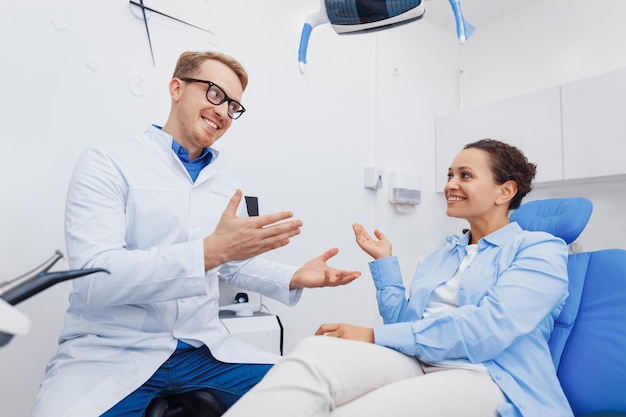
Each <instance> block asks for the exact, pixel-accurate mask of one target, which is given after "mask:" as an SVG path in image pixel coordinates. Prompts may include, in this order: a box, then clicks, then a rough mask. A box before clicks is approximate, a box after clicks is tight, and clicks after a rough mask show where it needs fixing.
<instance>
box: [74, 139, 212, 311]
mask: <svg viewBox="0 0 626 417" xmlns="http://www.w3.org/2000/svg"><path fill="white" fill-rule="evenodd" d="M122 163H123V162H122ZM124 171H125V168H124V167H122V166H120V162H119V158H118V159H115V158H112V157H111V156H110V154H109V153H108V152H106V151H103V150H101V149H88V150H86V151H85V152H83V154H82V155H81V157H80V159H79V161H78V162H77V165H76V167H75V169H74V172H73V175H72V179H71V181H70V186H69V190H68V196H67V203H66V217H65V228H66V245H67V252H68V258H69V263H70V266H71V267H72V268H94V267H101V268H105V269H107V270H109V272H110V275H107V274H104V273H97V274H92V275H90V276H87V277H83V278H80V279H77V280H74V282H73V284H74V287H75V294H74V295H75V296H77V297H82V298H83V301H84V302H88V303H90V304H92V305H94V306H99V305H100V306H107V305H120V304H133V303H143V302H159V301H166V300H172V299H177V298H184V297H192V296H198V295H202V294H206V285H205V271H204V257H203V242H202V240H195V241H182V239H181V241H180V242H173V243H170V244H165V245H162V246H160V245H156V244H155V246H152V247H147V248H132V250H131V248H129V247H128V246H127V242H126V234H127V222H130V221H132V219H127V217H126V201H127V197H128V192H129V188H128V183H127V178H126V177H125V173H124ZM154 227H155V228H165V227H167V225H163V224H155V225H154Z"/></svg>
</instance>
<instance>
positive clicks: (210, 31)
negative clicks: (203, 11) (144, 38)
mask: <svg viewBox="0 0 626 417" xmlns="http://www.w3.org/2000/svg"><path fill="white" fill-rule="evenodd" d="M129 1H130V4H134V5H135V6H137V7H140V8H141V11H142V12H143V13H144V16H145V13H146V10H148V11H150V12H153V13H156V14H158V15H161V16H163V17H167V18H168V19H172V20H175V21H177V22H179V23H182V24H184V25H187V26H191V27H192V28H196V29H200V30H202V31H204V32H208V33H212V34H214V33H215V32H213V31H212V30H209V29H205V28H201V27H200V26H196V25H192V24H191V23H189V22H185V21H184V20H180V19H178V18H176V17H174V16H170V15H168V14H165V13H163V12H160V11H158V10H155V9H151V8H150V7H148V6H145V5H144V4H143V0H139V1H140V3H137V2H136V1H133V0H129ZM146 25H147V23H146ZM146 28H147V26H146ZM149 36H150V35H148V37H149Z"/></svg>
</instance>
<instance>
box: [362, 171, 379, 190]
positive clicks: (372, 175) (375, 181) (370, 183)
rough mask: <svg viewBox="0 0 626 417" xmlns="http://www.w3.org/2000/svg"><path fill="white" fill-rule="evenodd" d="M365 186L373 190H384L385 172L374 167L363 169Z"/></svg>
mask: <svg viewBox="0 0 626 417" xmlns="http://www.w3.org/2000/svg"><path fill="white" fill-rule="evenodd" d="M363 186H364V187H365V188H370V189H372V190H376V189H378V188H383V170H382V169H378V168H374V167H365V168H363Z"/></svg>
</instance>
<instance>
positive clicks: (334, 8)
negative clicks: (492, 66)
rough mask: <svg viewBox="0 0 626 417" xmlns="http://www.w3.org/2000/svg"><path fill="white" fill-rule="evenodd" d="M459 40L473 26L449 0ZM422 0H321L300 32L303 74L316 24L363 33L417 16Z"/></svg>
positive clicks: (420, 13)
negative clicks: (326, 24) (318, 6)
mask: <svg viewBox="0 0 626 417" xmlns="http://www.w3.org/2000/svg"><path fill="white" fill-rule="evenodd" d="M449 2H450V6H451V7H452V11H453V13H454V18H455V20H456V29H457V35H458V38H459V40H460V41H461V43H465V41H466V40H467V39H468V38H469V37H470V36H471V34H472V33H473V32H474V27H473V26H472V25H471V24H470V23H469V22H467V21H466V20H465V19H464V18H463V14H462V13H461V4H460V0H449ZM424 11H425V9H424V5H423V2H422V0H321V5H320V10H318V11H317V12H315V13H313V14H311V15H309V16H308V17H307V18H306V21H305V22H304V26H303V28H302V34H301V35H300V49H299V50H298V62H299V66H300V73H301V74H304V71H305V67H306V54H307V48H308V45H309V38H310V37H311V32H312V31H313V28H315V27H316V26H319V25H322V24H324V23H330V24H331V25H332V27H333V29H334V30H335V32H336V33H337V34H340V35H343V34H348V33H364V32H371V31H375V30H383V29H389V28H392V27H395V26H398V25H401V24H406V23H410V22H413V21H415V20H418V19H421V18H422V16H423V15H424Z"/></svg>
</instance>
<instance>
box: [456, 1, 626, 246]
mask: <svg viewBox="0 0 626 417" xmlns="http://www.w3.org/2000/svg"><path fill="white" fill-rule="evenodd" d="M624 14H626V3H624V2H623V1H621V0H599V1H594V2H593V4H590V3H586V2H583V1H581V0H576V1H571V0H551V1H539V2H534V3H532V4H531V5H530V6H529V7H527V8H524V9H520V10H519V11H518V12H516V13H515V14H513V15H510V16H507V17H505V18H502V19H499V20H497V21H495V22H493V23H491V24H489V25H487V26H486V27H482V28H480V29H479V30H477V31H476V33H475V34H474V35H473V36H472V38H470V41H468V42H467V43H466V44H465V45H463V46H462V47H461V48H459V49H460V63H459V68H461V69H462V70H463V72H464V80H463V81H464V83H463V85H464V87H465V89H464V90H465V91H464V95H463V96H464V97H465V106H466V108H467V107H471V106H474V105H480V104H484V103H490V102H495V101H498V100H501V99H504V98H508V97H512V96H516V95H521V94H525V93H528V92H531V91H536V90H540V89H543V88H546V87H551V86H555V85H559V84H565V83H568V82H571V81H574V80H578V79H582V78H586V77H591V76H595V75H599V74H603V73H606V72H610V71H613V70H616V69H619V68H624V67H626V54H624V51H626V32H624V30H623V23H622V17H623V16H624ZM532 122H533V121H532V120H529V123H532ZM502 139H505V138H502ZM609 152H610V150H609ZM589 163H594V161H589ZM625 191H626V181H623V180H622V181H608V180H607V181H605V182H601V183H598V182H594V183H582V182H581V183H580V184H567V185H563V186H560V187H549V188H544V187H538V188H537V189H536V190H534V191H533V192H532V193H531V194H529V196H528V198H527V200H528V201H530V200H535V199H541V198H550V197H573V196H582V197H587V198H589V199H591V201H592V202H593V204H594V211H593V215H592V217H591V219H590V221H589V224H588V225H587V227H586V228H585V230H584V231H583V233H582V234H581V236H580V238H579V239H578V241H577V243H578V245H579V248H580V249H581V250H597V249H602V248H607V247H618V248H626V222H625V221H624V218H623V216H622V215H621V210H620V208H621V207H623V206H624V203H626V200H625V197H624V196H625V195H626V192H625Z"/></svg>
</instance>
